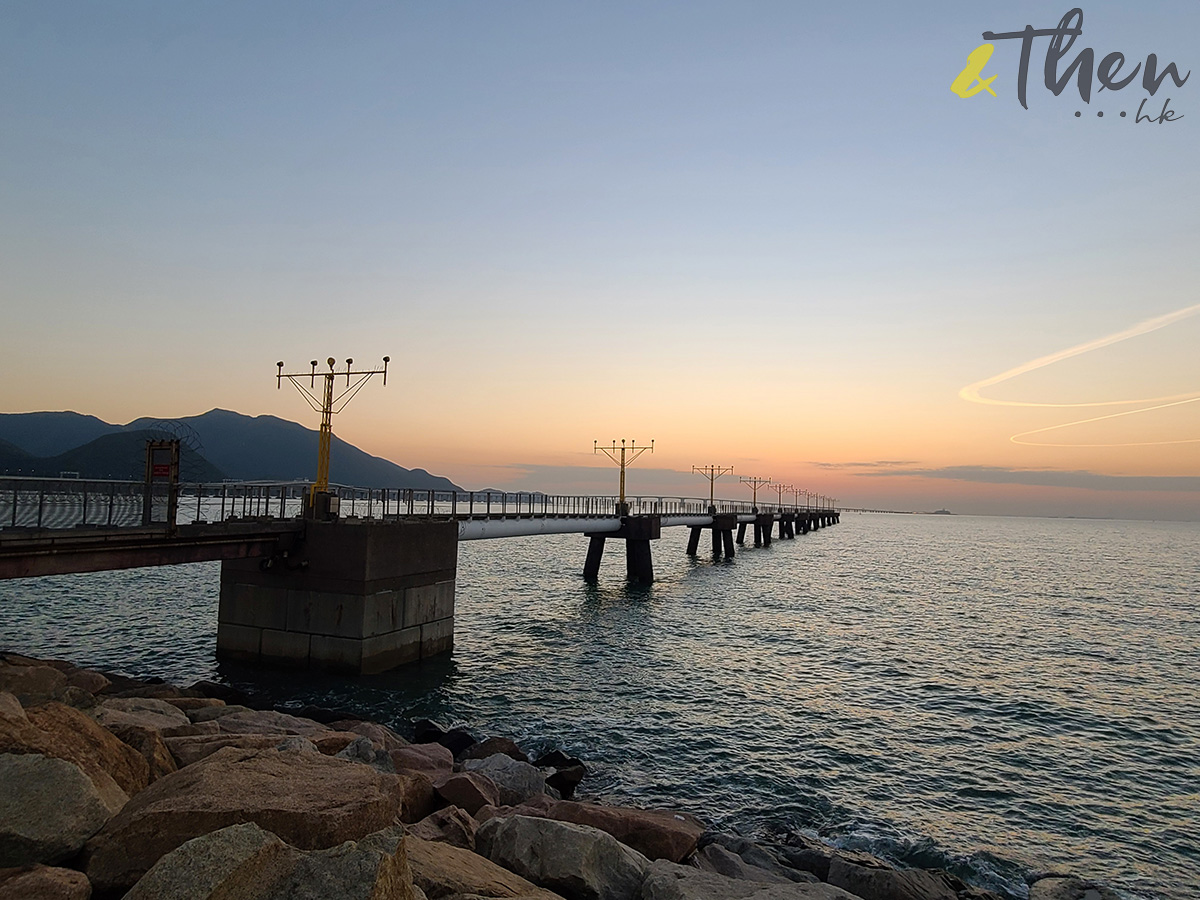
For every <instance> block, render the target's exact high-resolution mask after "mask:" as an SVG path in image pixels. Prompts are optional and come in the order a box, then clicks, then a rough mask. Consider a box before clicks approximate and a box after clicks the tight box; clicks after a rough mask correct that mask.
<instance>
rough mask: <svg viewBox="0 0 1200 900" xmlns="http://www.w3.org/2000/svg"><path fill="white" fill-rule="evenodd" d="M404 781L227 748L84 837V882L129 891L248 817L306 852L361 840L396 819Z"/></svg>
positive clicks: (297, 756)
mask: <svg viewBox="0 0 1200 900" xmlns="http://www.w3.org/2000/svg"><path fill="white" fill-rule="evenodd" d="M406 784H407V781H406V779H404V778H401V777H400V776H396V775H384V774H382V773H380V772H377V771H375V770H374V769H373V768H371V767H369V766H364V765H360V764H358V763H354V762H349V761H344V760H337V759H333V758H331V757H327V756H322V755H321V754H319V753H306V752H298V751H294V752H279V751H276V750H257V751H256V750H240V749H237V748H233V747H227V748H225V749H223V750H219V751H217V752H216V753H214V754H212V755H211V756H209V757H206V758H205V759H202V760H200V761H199V762H197V763H194V764H193V765H190V766H187V767H186V768H183V769H180V770H179V771H178V772H175V773H173V774H171V775H167V776H166V777H164V778H161V779H159V780H158V781H156V782H154V784H152V785H151V786H150V787H148V788H146V790H144V791H142V792H141V793H140V794H138V795H137V798H136V801H137V802H136V803H134V802H131V803H129V804H127V805H126V806H125V808H124V809H123V810H122V811H121V812H120V813H119V814H118V815H117V816H115V817H114V818H113V819H112V820H111V821H110V822H109V823H108V824H107V825H106V826H105V828H104V829H103V830H102V831H101V832H100V833H99V834H97V835H96V836H95V838H93V839H92V840H91V841H89V842H88V845H87V848H86V853H87V874H88V878H89V879H90V880H91V881H92V883H93V884H94V885H95V886H96V887H97V889H98V890H104V891H118V890H123V889H127V888H129V887H131V886H132V885H133V884H134V883H135V882H136V881H137V880H138V879H139V878H140V877H141V876H142V875H144V874H145V873H146V872H147V870H149V869H150V867H151V866H153V865H154V863H156V862H157V861H158V860H159V859H160V858H161V857H162V856H164V855H165V854H167V853H169V852H170V851H172V850H174V849H175V848H176V847H178V846H179V845H180V844H182V843H184V842H185V841H188V840H190V839H191V838H194V837H197V836H199V835H202V834H207V833H208V832H212V831H216V830H218V829H221V828H224V827H226V826H228V825H234V824H240V823H245V822H254V823H256V824H258V825H259V826H261V827H262V828H264V829H266V830H268V831H271V832H272V833H274V834H276V835H278V836H279V837H280V838H282V839H284V840H285V841H286V842H287V843H290V844H292V845H294V846H296V847H299V848H302V849H306V850H316V849H324V848H328V847H333V846H336V845H337V844H340V843H342V842H343V841H348V840H357V839H359V838H361V837H364V836H365V835H367V834H370V833H371V832H373V831H378V830H379V829H381V828H385V827H387V826H389V825H391V824H392V823H393V822H394V821H396V820H397V818H398V817H399V816H400V815H401V812H402V810H403V808H404V800H405V787H406ZM431 790H432V789H431Z"/></svg>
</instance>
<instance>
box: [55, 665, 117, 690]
mask: <svg viewBox="0 0 1200 900" xmlns="http://www.w3.org/2000/svg"><path fill="white" fill-rule="evenodd" d="M64 674H65V675H66V676H67V685H68V686H70V687H74V688H79V689H80V690H81V691H87V692H88V693H89V694H98V693H100V692H101V691H102V690H104V689H105V688H106V687H108V686H109V685H110V684H112V682H111V681H109V680H108V679H107V678H105V677H104V676H103V675H101V674H100V673H99V672H97V671H95V670H94V669H75V668H72V669H68V670H67V671H66V672H65V673H64Z"/></svg>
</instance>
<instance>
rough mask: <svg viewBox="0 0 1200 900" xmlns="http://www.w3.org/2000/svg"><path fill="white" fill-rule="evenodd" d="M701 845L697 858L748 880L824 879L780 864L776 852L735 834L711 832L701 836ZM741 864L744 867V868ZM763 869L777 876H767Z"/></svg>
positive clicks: (714, 867) (809, 880)
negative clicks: (773, 852) (771, 851)
mask: <svg viewBox="0 0 1200 900" xmlns="http://www.w3.org/2000/svg"><path fill="white" fill-rule="evenodd" d="M699 846H700V848H701V849H700V850H699V851H698V852H697V854H696V856H697V858H698V859H702V860H704V861H705V862H706V863H707V864H708V865H709V866H710V867H711V870H712V871H715V872H717V873H718V874H720V875H726V876H728V877H730V878H745V879H747V880H749V881H778V880H780V879H782V880H784V881H799V882H816V881H820V880H821V879H819V878H817V876H816V875H813V874H812V873H811V872H808V871H804V870H797V869H795V868H792V867H790V866H786V865H782V864H780V862H779V860H778V859H777V858H776V857H775V855H774V854H772V853H770V852H769V851H767V850H765V849H764V848H762V847H760V846H758V844H756V843H754V842H753V841H749V840H746V838H744V837H740V836H739V835H736V834H723V833H721V832H708V833H707V834H705V835H704V836H703V837H701V839H700V844H699ZM742 866H744V867H745V869H744V870H743V869H742V868H741V867H742ZM702 868H703V866H702ZM763 873H767V874H769V875H771V876H774V877H771V878H767V877H764V875H763Z"/></svg>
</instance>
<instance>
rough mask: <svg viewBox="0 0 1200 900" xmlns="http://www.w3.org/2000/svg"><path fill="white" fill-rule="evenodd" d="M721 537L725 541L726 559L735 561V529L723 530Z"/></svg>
mask: <svg viewBox="0 0 1200 900" xmlns="http://www.w3.org/2000/svg"><path fill="white" fill-rule="evenodd" d="M721 537H722V538H724V540H725V557H726V558H727V559H733V529H732V528H725V529H722V531H721Z"/></svg>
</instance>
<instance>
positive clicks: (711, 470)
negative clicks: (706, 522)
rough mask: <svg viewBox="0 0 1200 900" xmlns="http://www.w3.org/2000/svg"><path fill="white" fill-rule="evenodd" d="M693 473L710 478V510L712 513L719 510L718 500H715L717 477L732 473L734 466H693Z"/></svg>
mask: <svg viewBox="0 0 1200 900" xmlns="http://www.w3.org/2000/svg"><path fill="white" fill-rule="evenodd" d="M692 472H693V473H699V474H701V475H703V476H704V477H705V478H707V479H708V511H709V512H710V513H712V512H716V511H717V502H716V500H714V499H713V498H714V496H715V492H716V485H717V479H718V478H720V477H721V476H722V475H732V474H733V466H726V467H722V466H717V465H712V466H692Z"/></svg>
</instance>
